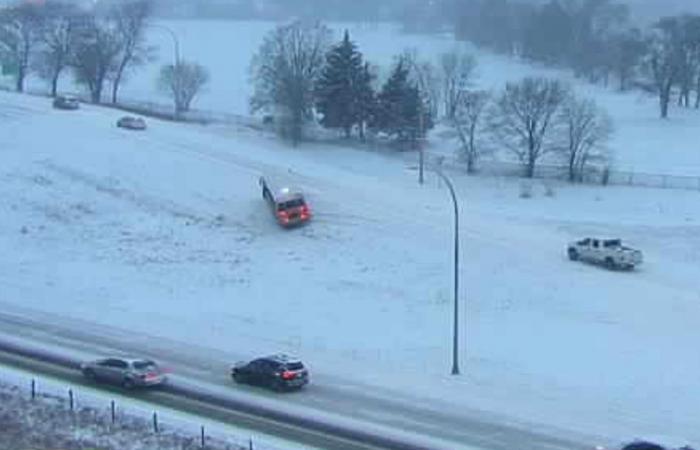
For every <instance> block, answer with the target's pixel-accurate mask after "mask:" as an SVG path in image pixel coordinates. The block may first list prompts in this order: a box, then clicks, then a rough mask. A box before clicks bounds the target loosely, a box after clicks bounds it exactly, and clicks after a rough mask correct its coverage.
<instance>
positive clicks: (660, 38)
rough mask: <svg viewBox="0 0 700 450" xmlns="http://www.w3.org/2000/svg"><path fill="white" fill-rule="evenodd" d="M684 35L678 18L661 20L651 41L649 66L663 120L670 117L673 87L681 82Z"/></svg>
mask: <svg viewBox="0 0 700 450" xmlns="http://www.w3.org/2000/svg"><path fill="white" fill-rule="evenodd" d="M682 38H683V33H682V30H681V24H680V21H679V20H678V18H675V17H671V18H665V19H662V20H660V21H659V22H658V23H657V24H656V27H655V33H654V34H653V35H652V37H651V38H650V40H649V48H650V50H649V55H648V60H647V66H648V69H649V73H650V74H651V77H652V81H653V83H654V86H655V88H656V91H657V94H658V96H659V109H660V112H661V118H662V119H665V118H667V117H668V106H669V103H670V102H671V93H672V90H673V86H674V85H675V84H676V83H677V82H678V81H679V78H680V75H681V70H682V61H683V58H684V54H683V39H682Z"/></svg>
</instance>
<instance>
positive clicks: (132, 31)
mask: <svg viewBox="0 0 700 450" xmlns="http://www.w3.org/2000/svg"><path fill="white" fill-rule="evenodd" d="M151 9H152V3H151V1H150V0H129V1H126V2H123V3H119V4H117V5H115V6H114V9H113V10H112V12H111V16H112V19H113V20H114V21H115V24H116V31H117V36H118V37H119V40H120V44H121V52H120V54H119V61H118V62H117V66H116V68H115V70H114V74H113V80H112V103H117V94H118V91H119V86H120V84H121V82H122V81H123V80H124V76H125V73H126V70H127V69H128V68H129V67H130V66H134V65H138V64H143V63H144V62H145V61H147V60H148V57H149V53H150V49H149V48H148V47H147V46H146V36H145V32H144V30H145V28H146V26H147V20H148V17H149V16H150V14H151Z"/></svg>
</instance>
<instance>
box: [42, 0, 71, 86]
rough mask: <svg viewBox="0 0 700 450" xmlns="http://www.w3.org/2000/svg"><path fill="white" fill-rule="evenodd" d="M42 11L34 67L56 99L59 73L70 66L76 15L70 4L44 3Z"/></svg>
mask: <svg viewBox="0 0 700 450" xmlns="http://www.w3.org/2000/svg"><path fill="white" fill-rule="evenodd" d="M44 8H45V9H44V11H43V16H44V20H43V22H42V25H43V26H42V28H41V33H40V41H41V42H40V49H39V52H38V55H37V58H36V61H35V67H36V70H37V72H38V74H39V76H40V77H41V78H43V79H45V80H47V81H48V82H49V83H50V85H51V96H52V97H55V96H56V93H57V91H58V80H59V79H60V77H61V73H62V72H63V71H64V70H65V68H66V67H68V65H69V64H70V57H71V51H72V45H71V44H72V42H73V39H74V36H73V33H74V32H75V26H76V17H77V15H78V13H77V10H76V8H75V7H74V6H73V5H71V4H69V3H47V4H46V5H45V6H44Z"/></svg>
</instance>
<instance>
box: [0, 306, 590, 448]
mask: <svg viewBox="0 0 700 450" xmlns="http://www.w3.org/2000/svg"><path fill="white" fill-rule="evenodd" d="M3 310H4V312H2V313H0V331H2V332H3V333H5V334H10V335H12V336H15V337H26V338H29V339H31V340H33V341H36V342H40V343H45V344H46V345H47V348H49V349H50V348H63V349H69V350H72V351H76V352H82V353H85V354H90V355H109V354H124V353H128V354H137V355H144V356H148V357H152V358H154V359H157V360H158V361H160V362H161V363H162V364H165V365H166V366H168V367H170V368H172V369H173V370H174V371H175V373H177V374H179V375H181V376H183V377H186V378H187V379H191V380H198V381H201V382H202V383H207V384H208V385H212V386H216V387H217V388H218V389H220V390H221V389H225V390H227V389H230V390H231V392H232V393H242V394H243V395H244V396H247V397H249V398H250V397H252V398H259V399H260V401H261V402H273V405H274V402H279V404H280V405H282V406H284V408H285V409H287V408H289V407H301V408H303V409H304V410H306V411H309V410H310V411H316V412H317V413H318V414H319V415H332V416H344V417H348V418H352V419H353V420H361V421H365V422H368V423H372V424H377V425H381V426H387V427H391V428H393V429H397V430H400V431H404V432H411V433H416V434H418V435H421V436H425V437H427V438H432V439H436V440H441V441H444V442H448V443H449V444H448V445H449V448H455V449H456V448H479V449H484V450H512V449H513V448H518V449H519V450H590V448H591V447H592V445H590V442H591V441H588V440H585V439H581V440H579V439H564V438H562V437H561V436H560V434H559V433H557V435H554V434H548V433H546V432H542V431H535V430H534V428H535V427H533V428H530V427H527V426H522V427H518V426H515V425H513V424H506V423H502V422H500V421H498V419H497V418H495V417H491V416H487V415H485V414H478V413H474V412H471V411H468V410H467V409H465V411H464V412H463V413H461V412H456V411H455V410H454V408H447V407H445V408H442V405H439V404H436V403H435V401H433V400H431V401H430V403H426V402H425V401H421V400H420V399H415V400H416V401H415V403H414V402H412V399H411V398H410V397H398V396H395V395H394V396H392V395H391V392H389V391H387V392H382V391H378V390H377V389H376V388H372V389H370V388H368V387H367V386H362V385H358V384H356V383H354V382H353V381H352V380H347V379H337V378H335V377H330V376H324V375H323V374H312V385H310V386H309V387H308V389H306V390H304V391H301V392H297V393H292V394H289V395H278V394H275V393H270V392H267V391H265V390H261V389H257V388H251V387H247V386H236V385H234V384H233V383H232V382H231V380H229V379H228V378H227V369H228V367H229V365H230V363H232V362H233V361H235V360H236V355H234V354H227V353H225V352H221V351H219V350H214V349H210V348H203V347H197V346H196V345H192V344H187V345H186V346H184V345H182V343H178V342H174V341H170V340H167V339H164V338H160V337H154V336H141V335H135V334H133V333H131V332H128V331H125V330H120V329H117V328H114V327H104V326H96V325H92V324H89V323H85V322H82V321H79V320H75V319H66V318H58V317H55V316H51V315H49V314H44V313H38V312H32V313H31V314H29V311H22V312H21V313H17V312H9V311H10V310H11V309H10V308H9V307H8V308H3ZM536 428H537V430H541V429H542V428H544V427H540V426H538V427H536ZM278 431H279V430H278ZM265 432H266V433H268V434H275V435H277V433H270V432H269V431H265ZM280 437H284V436H281V435H280ZM324 448H325V447H324Z"/></svg>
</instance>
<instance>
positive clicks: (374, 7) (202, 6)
mask: <svg viewBox="0 0 700 450" xmlns="http://www.w3.org/2000/svg"><path fill="white" fill-rule="evenodd" d="M404 3H405V0H384V1H382V2H377V1H374V0H356V1H353V2H347V1H345V0H197V1H193V0H155V6H156V9H155V12H156V14H157V15H158V16H160V17H177V18H188V19H234V20H288V19H289V18H290V17H297V18H303V19H323V20H338V21H363V22H364V21H367V22H369V21H373V22H376V21H390V20H395V19H396V18H397V14H398V12H399V11H401V10H402V6H403V4H404Z"/></svg>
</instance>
